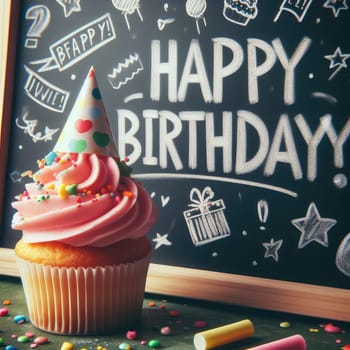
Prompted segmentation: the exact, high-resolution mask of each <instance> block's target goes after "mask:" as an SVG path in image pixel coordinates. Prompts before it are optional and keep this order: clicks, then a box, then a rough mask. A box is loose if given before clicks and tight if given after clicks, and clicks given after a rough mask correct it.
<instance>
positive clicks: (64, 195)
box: [57, 184, 68, 199]
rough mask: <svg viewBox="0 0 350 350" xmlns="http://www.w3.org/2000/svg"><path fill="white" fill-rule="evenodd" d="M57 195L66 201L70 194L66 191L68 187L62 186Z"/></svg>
mask: <svg viewBox="0 0 350 350" xmlns="http://www.w3.org/2000/svg"><path fill="white" fill-rule="evenodd" d="M57 194H58V196H59V197H60V198H61V199H65V198H67V197H68V192H67V190H66V185H64V184H61V185H60V187H59V188H58V190H57Z"/></svg>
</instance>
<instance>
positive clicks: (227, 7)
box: [223, 0, 258, 26]
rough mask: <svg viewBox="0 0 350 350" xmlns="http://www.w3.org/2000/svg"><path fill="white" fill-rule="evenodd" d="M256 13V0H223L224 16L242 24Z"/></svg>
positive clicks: (246, 22)
mask: <svg viewBox="0 0 350 350" xmlns="http://www.w3.org/2000/svg"><path fill="white" fill-rule="evenodd" d="M257 14H258V9H257V0H224V9H223V15H224V17H225V18H226V19H227V20H228V21H230V22H234V23H237V24H239V25H242V26H246V25H247V24H248V23H249V21H250V20H251V19H253V18H255V17H256V15H257Z"/></svg>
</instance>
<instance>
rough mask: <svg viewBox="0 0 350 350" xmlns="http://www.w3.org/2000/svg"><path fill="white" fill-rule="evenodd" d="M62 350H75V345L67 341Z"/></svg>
mask: <svg viewBox="0 0 350 350" xmlns="http://www.w3.org/2000/svg"><path fill="white" fill-rule="evenodd" d="M61 350H74V344H73V343H70V342H68V341H65V342H64V343H63V344H62V346H61Z"/></svg>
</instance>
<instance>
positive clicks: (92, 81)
mask: <svg viewBox="0 0 350 350" xmlns="http://www.w3.org/2000/svg"><path fill="white" fill-rule="evenodd" d="M54 151H59V152H70V153H96V154H98V155H105V156H112V157H118V153H117V148H116V145H115V142H114V140H113V134H112V130H111V128H110V124H109V120H108V117H107V115H106V111H105V107H104V104H103V101H102V98H101V94H100V90H99V88H98V85H97V80H96V77H95V70H94V67H93V66H91V68H90V70H89V73H88V75H87V77H86V79H85V81H84V83H83V85H82V87H81V90H80V92H79V95H78V97H77V99H76V101H75V104H74V106H73V108H72V111H71V112H70V114H69V116H68V118H67V121H66V124H65V125H64V127H63V130H62V132H61V135H60V136H59V138H58V140H57V143H56V145H55V147H54Z"/></svg>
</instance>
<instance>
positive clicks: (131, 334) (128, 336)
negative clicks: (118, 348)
mask: <svg viewBox="0 0 350 350" xmlns="http://www.w3.org/2000/svg"><path fill="white" fill-rule="evenodd" d="M136 337H137V333H136V331H134V330H132V331H127V332H126V339H129V340H134V339H136Z"/></svg>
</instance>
